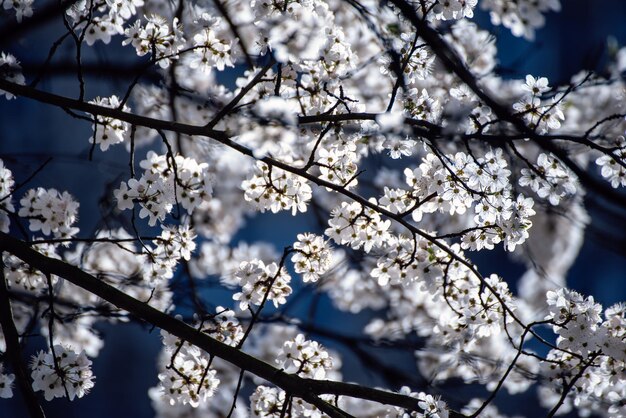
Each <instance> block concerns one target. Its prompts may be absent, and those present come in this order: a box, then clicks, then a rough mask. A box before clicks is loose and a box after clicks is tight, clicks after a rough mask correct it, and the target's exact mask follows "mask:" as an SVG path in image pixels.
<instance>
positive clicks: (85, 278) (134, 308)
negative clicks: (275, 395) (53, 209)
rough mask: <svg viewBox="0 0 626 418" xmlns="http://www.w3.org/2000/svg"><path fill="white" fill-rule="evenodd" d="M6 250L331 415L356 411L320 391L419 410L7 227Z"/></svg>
mask: <svg viewBox="0 0 626 418" xmlns="http://www.w3.org/2000/svg"><path fill="white" fill-rule="evenodd" d="M0 251H7V252H9V253H11V254H13V255H15V256H16V257H18V258H20V259H21V260H22V261H24V262H25V263H27V264H29V265H30V266H31V267H33V268H36V269H38V270H40V271H42V272H44V273H45V274H54V275H56V276H59V277H62V278H63V279H65V280H67V281H69V282H70V283H73V284H74V285H76V286H79V287H81V288H83V289H85V290H87V291H88V292H91V293H92V294H94V295H96V296H98V297H100V298H102V299H104V300H106V301H108V302H110V303H112V304H113V305H115V306H117V307H118V308H120V309H123V310H125V311H127V312H129V313H130V314H131V315H133V316H135V317H137V318H139V319H141V320H143V321H146V322H147V323H149V324H152V325H154V326H156V327H159V328H161V329H163V330H165V331H167V332H169V333H170V334H172V335H175V336H177V337H178V338H180V339H181V340H184V341H188V342H190V343H191V344H193V345H195V346H197V347H199V348H200V349H202V350H204V351H206V352H208V353H209V354H211V355H214V356H216V357H220V358H222V359H224V360H226V361H228V362H229V363H232V364H234V365H235V366H237V367H239V368H241V369H244V370H247V371H249V372H250V373H252V374H255V375H257V376H259V377H261V378H263V379H265V380H267V381H268V382H271V383H273V384H274V385H276V386H278V387H280V388H282V389H283V390H285V391H286V392H288V393H290V394H291V395H293V396H295V397H298V398H302V399H303V400H305V401H306V402H308V403H310V404H312V405H315V406H316V407H317V408H319V409H320V410H321V411H322V412H324V413H326V414H328V415H329V416H331V417H341V418H347V417H350V415H349V414H347V413H345V412H343V411H341V410H339V409H338V408H336V407H334V406H333V405H331V404H329V403H327V402H325V401H323V400H322V399H320V398H319V397H318V395H320V394H335V395H346V396H355V397H360V398H362V399H368V400H372V401H375V402H380V403H383V404H389V405H395V406H400V407H403V408H407V407H409V406H410V409H411V410H413V411H419V408H418V407H417V402H416V400H415V399H414V398H411V397H408V396H404V395H400V394H394V393H392V392H387V391H383V390H378V389H373V388H367V387H362V386H359V385H354V384H347V383H341V382H331V381H325V380H319V381H312V380H309V379H303V378H300V377H298V376H296V375H292V374H287V373H285V372H283V371H282V370H278V369H276V368H275V367H272V366H270V365H269V364H267V363H265V362H263V361H261V360H259V359H257V358H255V357H252V356H250V355H249V354H247V353H245V352H243V351H240V350H238V349H236V348H234V347H231V346H229V345H227V344H224V343H221V342H219V341H217V340H215V339H213V338H211V337H210V336H208V335H207V334H204V333H202V332H200V331H199V330H197V329H196V328H193V327H191V326H190V325H188V324H186V323H184V322H182V321H179V320H178V319H176V318H173V317H171V316H170V315H168V314H166V313H163V312H161V311H159V310H157V309H155V308H153V307H152V306H150V305H148V304H147V303H144V302H141V301H139V300H137V299H135V298H133V297H131V296H129V295H127V294H126V293H124V292H122V291H120V290H118V289H116V288H114V287H112V286H110V285H108V284H106V283H104V282H103V281H101V280H98V279H97V278H96V277H94V276H92V275H90V274H88V273H86V272H84V271H83V270H81V269H79V268H78V267H75V266H72V265H70V264H67V263H66V262H64V261H62V260H57V259H52V258H49V257H46V256H45V255H43V254H41V253H39V252H37V251H35V250H33V249H32V248H30V246H29V245H28V244H26V243H24V242H22V241H20V240H19V239H17V238H14V237H11V236H10V235H8V234H5V233H3V232H0ZM7 297H8V296H7ZM451 416H453V417H462V416H463V415H460V414H457V413H453V414H451Z"/></svg>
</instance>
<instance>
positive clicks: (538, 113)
mask: <svg viewBox="0 0 626 418" xmlns="http://www.w3.org/2000/svg"><path fill="white" fill-rule="evenodd" d="M522 90H523V91H524V94H523V95H522V97H521V98H520V99H519V100H518V101H517V102H516V103H514V104H513V109H514V110H516V111H517V112H518V115H520V116H521V117H522V118H523V119H524V121H525V122H526V123H527V124H528V126H529V127H530V128H532V129H533V130H535V131H538V132H539V133H547V132H548V131H549V130H553V129H558V128H560V127H561V122H562V121H563V120H564V119H565V115H564V114H563V110H562V109H561V104H560V100H557V98H556V97H555V96H553V97H552V99H551V100H550V101H546V100H543V98H542V95H543V94H544V93H546V92H548V91H549V90H550V86H548V79H547V78H545V77H539V78H535V77H533V76H532V75H527V76H526V83H525V84H523V85H522Z"/></svg>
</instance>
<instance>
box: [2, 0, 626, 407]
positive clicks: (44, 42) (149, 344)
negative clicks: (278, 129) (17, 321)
mask: <svg viewBox="0 0 626 418" xmlns="http://www.w3.org/2000/svg"><path fill="white" fill-rule="evenodd" d="M562 3H563V4H562V7H563V10H562V12H561V13H558V14H556V13H549V14H548V15H547V16H546V17H547V20H546V25H545V27H544V28H542V29H540V30H539V31H538V33H537V35H536V39H537V40H536V41H534V42H529V41H526V40H524V39H520V38H515V37H513V36H512V35H511V34H510V32H509V31H508V29H506V28H504V27H494V26H492V25H491V24H490V22H489V16H488V15H487V14H485V13H484V12H482V11H480V10H478V9H477V13H476V17H475V21H476V22H477V23H478V24H479V26H481V27H482V28H485V29H488V30H489V31H490V32H492V33H493V34H494V35H495V36H496V37H497V46H498V51H499V71H500V73H501V74H502V75H503V76H504V77H506V78H523V77H524V76H525V75H526V74H533V75H535V76H546V77H548V79H549V80H550V84H551V85H558V84H564V83H567V82H568V81H569V79H570V77H571V76H572V75H573V74H575V73H577V72H579V71H580V70H581V69H589V70H595V71H597V72H599V73H602V72H603V71H604V69H605V66H606V64H607V62H608V60H609V58H610V55H611V53H612V50H613V48H614V46H615V45H620V46H622V45H626V24H625V23H626V2H623V1H615V0H593V1H592V0H566V1H562ZM4 21H5V20H2V22H4ZM62 31H63V28H62V27H59V26H55V25H53V24H51V25H49V26H46V27H44V28H42V29H40V30H38V31H37V32H36V33H34V34H33V36H30V37H29V38H28V40H27V41H25V43H24V44H21V45H19V46H15V45H13V46H12V47H11V48H8V49H5V51H6V52H11V53H13V54H14V55H15V56H16V57H17V58H18V59H19V60H20V61H21V62H22V63H23V67H24V68H25V75H26V77H27V80H29V79H30V77H32V76H33V70H34V65H35V64H36V63H38V62H41V61H42V59H44V58H45V56H46V55H47V53H48V48H49V45H50V43H51V41H50V39H55V38H56V37H58V35H59V34H60V33H61V32H62ZM120 43H121V42H120V40H119V38H117V39H116V38H114V39H113V41H112V42H111V44H110V45H108V46H106V48H102V45H100V44H97V47H96V48H85V49H84V52H85V53H86V54H85V56H84V62H86V63H92V64H93V66H94V68H95V69H97V68H99V69H100V71H94V74H95V76H91V77H88V78H87V94H86V97H88V98H92V97H95V96H97V95H103V96H109V95H111V94H120V92H121V89H122V87H121V86H122V85H124V84H120V83H119V81H116V78H117V77H118V76H119V74H121V73H122V72H123V71H124V65H129V66H130V65H132V63H133V60H134V58H135V55H134V51H132V50H131V49H130V48H124V47H122V46H121V45H119V44H120ZM72 45H73V44H72V43H71V42H67V43H65V44H64V45H63V46H62V47H61V48H60V50H59V52H58V53H57V59H58V61H59V62H63V60H64V59H65V60H72V59H73V57H74V50H73V48H71V46H72ZM115 45H118V46H115ZM64 48H65V49H64ZM110 62H115V63H117V64H116V66H117V68H111V66H110V65H108V64H109V63H110ZM235 71H236V72H237V73H239V70H235ZM116 72H119V74H116ZM220 79H221V80H222V82H223V83H225V84H228V83H232V82H233V80H234V75H233V72H225V73H223V74H222V75H221V76H220ZM124 82H127V80H124ZM40 88H42V89H45V90H48V91H51V92H54V93H58V94H63V95H70V96H72V95H76V93H77V87H76V82H75V78H74V76H73V75H72V74H63V71H62V70H59V73H58V74H56V76H54V77H46V78H44V79H43V81H42V82H41V84H40ZM90 136H91V126H90V125H89V123H87V122H84V121H79V120H75V119H72V118H71V117H69V116H68V115H67V114H66V113H65V112H63V111H62V110H59V109H57V108H52V107H49V106H45V105H41V104H38V103H36V102H33V101H29V100H26V99H21V98H18V99H17V100H13V101H10V102H7V101H6V100H5V99H4V98H2V99H0V159H2V160H3V161H4V163H5V164H6V166H7V167H9V168H10V169H11V170H12V171H13V175H14V178H15V179H16V181H18V182H19V181H20V180H23V179H25V178H26V177H28V176H29V175H30V174H31V173H32V172H34V171H35V170H36V169H37V168H38V167H39V166H41V164H43V163H44V161H46V160H47V159H48V157H52V160H51V162H50V163H49V164H47V166H46V167H45V168H44V169H43V171H42V172H41V173H39V175H37V176H36V177H35V178H34V180H33V181H32V183H31V184H30V185H29V186H30V187H37V186H42V187H54V188H57V189H59V190H68V191H70V192H71V193H72V194H73V195H74V196H75V197H76V198H77V199H78V201H79V202H80V204H81V206H80V212H79V213H80V221H79V227H80V228H81V233H80V236H90V234H91V233H92V232H93V231H94V228H95V225H96V223H97V221H98V220H99V219H100V216H101V205H100V203H101V202H100V201H99V199H100V198H101V197H102V196H99V195H94V190H96V191H101V190H105V189H106V188H110V187H111V186H113V187H117V185H119V182H120V180H121V179H122V176H125V175H126V171H127V164H126V160H127V158H128V157H127V155H128V154H127V153H126V151H125V150H124V148H123V147H113V148H111V149H110V150H109V151H108V152H106V153H102V152H96V153H95V154H94V158H93V161H91V162H90V161H88V154H89V148H90V146H89V142H88V140H89V138H90ZM140 155H143V154H142V153H141V152H140ZM591 215H592V225H593V224H594V223H602V219H597V217H596V216H593V215H594V213H593V212H592V213H591ZM301 222H305V223H306V222H309V221H307V220H306V219H303V220H302V221H301ZM311 228H316V226H315V223H314V222H310V223H309V224H307V225H304V224H303V223H300V222H294V220H293V218H292V217H291V216H290V215H289V214H278V215H258V216H256V217H254V218H250V219H248V220H247V223H246V226H245V227H244V228H243V230H242V231H241V233H240V234H239V235H238V236H237V237H236V239H235V241H234V242H233V245H236V244H237V242H238V241H258V240H263V241H268V242H271V243H272V244H274V245H275V246H276V247H277V248H279V249H280V248H282V247H284V246H286V245H290V244H291V243H293V241H294V240H295V237H296V235H297V233H299V232H303V231H304V230H311ZM613 228H616V230H617V232H619V231H622V232H626V225H613ZM623 250H625V249H624V248H620V244H619V243H615V242H611V241H608V240H606V239H605V238H603V237H602V236H601V235H598V234H587V236H586V239H585V243H584V246H583V248H582V251H581V253H580V256H579V257H578V259H577V261H576V263H575V264H574V266H573V267H572V269H571V271H570V273H569V276H568V284H569V286H570V287H571V288H573V289H575V290H578V291H580V292H581V293H583V294H590V295H594V296H595V298H596V300H597V301H598V302H600V303H602V304H603V305H605V306H607V305H610V304H612V303H615V302H618V301H624V300H626V259H625V258H624V256H623V255H622V254H623ZM620 251H621V252H622V254H620ZM476 261H477V263H479V265H481V264H483V263H489V266H490V270H491V271H497V272H499V273H500V274H502V275H503V276H505V277H507V279H508V278H512V281H514V280H515V278H517V277H520V276H521V274H522V273H523V272H524V270H525V269H524V267H523V266H521V265H519V264H516V263H515V262H514V261H512V260H510V259H509V258H507V257H506V256H504V253H503V252H501V251H495V252H491V253H489V254H486V255H484V256H481V258H477V259H476ZM206 297H207V300H208V301H210V302H211V303H213V304H219V303H230V302H229V301H228V299H229V297H228V296H227V295H225V294H224V293H223V292H222V293H220V292H216V293H211V294H207V295H206ZM212 298H213V299H212ZM310 303H311V301H310V300H306V298H305V300H303V301H302V305H301V306H302V312H306V310H307V309H308V305H309V304H310ZM317 303H319V305H318V310H317V312H318V313H317V316H316V319H317V321H318V322H319V324H320V326H321V327H323V328H325V329H328V330H330V331H333V332H337V333H346V334H349V335H358V332H359V330H360V329H362V327H363V326H364V325H365V324H366V323H367V322H368V321H369V319H370V318H371V317H372V315H373V313H372V312H369V311H366V312H364V313H362V314H359V315H357V316H354V315H348V314H346V313H342V312H340V311H337V310H336V309H334V308H333V306H332V303H331V302H330V300H329V299H328V298H327V297H325V296H321V298H319V300H318V301H317ZM226 306H231V305H226ZM292 313H294V314H297V313H298V309H295V310H294V311H293V312H292ZM99 331H100V332H101V333H102V335H103V337H104V340H105V347H104V349H103V350H102V351H101V354H100V356H99V357H98V358H96V359H94V366H93V371H94V374H95V376H96V385H95V387H94V388H93V390H92V391H91V393H90V394H89V395H88V396H86V397H84V398H82V399H79V400H76V401H74V402H68V401H66V400H64V399H57V400H54V401H52V402H45V403H44V408H45V410H46V412H47V414H48V416H49V417H51V418H56V417H59V418H61V417H63V418H78V417H85V416H89V417H90V418H104V417H107V418H108V417H112V416H117V417H133V418H147V417H152V416H154V411H153V410H152V408H151V406H150V400H149V398H148V396H147V391H148V388H149V387H151V386H154V385H155V384H156V383H157V377H156V373H155V365H156V359H157V354H158V352H159V350H160V348H161V342H160V336H159V333H158V330H157V331H151V330H150V329H148V328H146V327H141V326H139V325H136V324H127V325H116V326H113V327H112V326H106V325H102V326H100V327H99ZM312 338H315V339H317V340H319V341H320V342H321V343H322V344H324V345H327V346H329V347H331V348H333V349H335V350H337V351H339V352H340V353H341V354H342V355H343V368H342V372H343V374H344V378H345V379H346V380H352V381H358V382H360V383H366V384H369V385H387V384H388V383H386V382H384V381H381V379H380V378H375V377H374V376H372V374H370V373H368V371H367V367H366V366H367V365H364V364H363V363H361V361H360V360H359V359H358V358H356V356H355V355H354V353H352V352H351V350H350V348H349V347H346V346H343V345H342V344H340V343H338V342H336V341H333V340H330V339H327V338H324V337H323V336H315V335H312ZM43 345H44V342H43V341H40V345H37V344H33V345H30V346H29V347H27V352H28V353H34V352H35V351H36V350H37V349H41V348H43ZM371 354H372V355H373V356H374V357H375V358H376V359H378V361H380V362H381V363H383V364H387V365H388V367H390V368H392V369H405V368H406V364H407V363H408V364H409V365H411V367H414V364H415V361H414V359H413V358H412V357H411V356H407V355H406V354H403V353H392V354H393V355H390V353H389V350H387V349H372V350H371ZM122 370H123V374H122V373H120V372H121V371H122ZM120 376H123V377H122V378H120ZM400 383H401V382H399V383H398V384H397V387H396V389H397V388H398V387H399V386H400ZM461 386H463V385H461ZM459 390H460V392H459V393H458V394H457V395H456V396H457V397H458V399H459V400H463V399H465V400H468V399H470V397H471V396H474V395H481V394H484V392H482V391H481V389H480V388H478V387H464V388H460V387H459ZM14 393H16V396H15V397H14V398H13V399H10V400H4V399H0V418H21V417H24V416H26V411H25V410H24V409H23V407H22V404H21V402H22V401H21V399H20V395H19V391H18V390H14ZM535 396H536V395H535V392H534V391H533V390H529V391H528V392H527V393H526V394H524V395H521V396H515V397H509V396H506V395H505V394H504V393H503V394H501V395H499V396H498V402H497V405H498V407H499V408H500V409H501V411H502V412H504V413H509V414H519V415H523V416H528V417H534V416H544V415H545V411H542V410H541V409H538V406H537V402H536V401H535ZM450 401H451V403H454V400H450ZM571 416H576V415H575V414H574V415H571Z"/></svg>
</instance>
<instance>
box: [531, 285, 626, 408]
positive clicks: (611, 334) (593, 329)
mask: <svg viewBox="0 0 626 418" xmlns="http://www.w3.org/2000/svg"><path fill="white" fill-rule="evenodd" d="M547 303H548V309H549V313H548V315H547V317H546V319H549V320H550V321H552V323H553V330H554V332H555V333H556V334H557V335H558V339H557V346H558V349H552V350H551V351H550V353H549V354H548V357H547V360H546V361H545V362H544V363H543V364H542V366H543V369H544V372H545V375H546V376H547V377H548V380H547V382H546V383H545V384H544V386H543V387H542V388H541V390H542V391H543V393H544V397H543V403H544V404H545V405H546V407H551V406H552V404H554V403H555V402H556V401H557V400H558V397H559V395H558V387H559V385H560V384H561V383H562V382H563V381H565V382H568V384H571V385H573V386H574V387H575V388H576V390H574V391H572V392H571V393H570V394H569V396H568V399H567V406H566V407H565V408H563V409H562V410H563V411H564V412H566V411H567V410H569V409H570V408H571V405H572V403H573V404H574V405H576V406H577V408H578V409H579V410H581V411H583V412H585V411H586V412H587V413H595V412H600V411H602V410H604V413H605V414H607V416H609V417H620V416H623V415H624V414H626V406H625V405H624V402H623V399H624V396H625V395H626V372H625V370H626V342H625V340H624V338H625V337H626V327H625V325H626V306H624V305H623V304H616V305H614V306H611V307H609V308H607V309H606V310H605V311H604V319H603V318H602V306H601V305H600V304H598V303H596V302H595V301H594V299H593V297H591V296H590V297H587V298H585V297H583V296H582V295H580V294H579V293H577V292H575V291H572V290H568V289H564V288H561V289H558V290H556V291H550V292H548V294H547ZM590 397H591V398H595V399H597V401H596V402H592V401H590Z"/></svg>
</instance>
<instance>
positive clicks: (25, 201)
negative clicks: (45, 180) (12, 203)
mask: <svg viewBox="0 0 626 418" xmlns="http://www.w3.org/2000/svg"><path fill="white" fill-rule="evenodd" d="M20 205H21V207H20V210H19V211H18V215H19V216H23V217H25V218H27V219H29V229H30V230H31V231H33V232H36V231H41V232H42V233H43V234H44V235H51V234H52V235H53V236H54V237H55V238H69V237H72V236H74V235H76V233H78V228H77V227H75V226H74V223H75V222H76V221H77V220H78V207H79V203H78V202H77V201H76V200H74V198H73V197H72V195H71V194H69V193H68V192H63V193H60V192H59V191H58V190H56V189H44V188H43V187H38V188H36V189H30V190H28V191H27V192H26V194H25V195H24V197H22V199H20Z"/></svg>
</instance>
